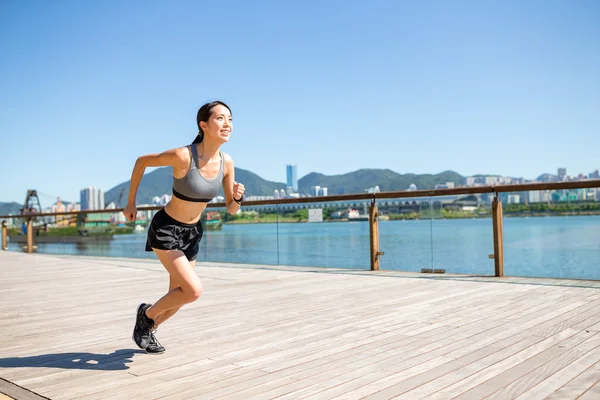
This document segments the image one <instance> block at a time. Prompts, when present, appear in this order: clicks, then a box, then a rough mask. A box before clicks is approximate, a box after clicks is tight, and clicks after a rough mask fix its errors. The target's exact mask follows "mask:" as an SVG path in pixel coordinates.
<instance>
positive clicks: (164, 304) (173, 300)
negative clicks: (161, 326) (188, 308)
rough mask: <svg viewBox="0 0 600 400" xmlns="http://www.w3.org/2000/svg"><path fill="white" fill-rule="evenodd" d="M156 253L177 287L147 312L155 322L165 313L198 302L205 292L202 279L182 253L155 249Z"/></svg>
mask: <svg viewBox="0 0 600 400" xmlns="http://www.w3.org/2000/svg"><path fill="white" fill-rule="evenodd" d="M154 252H155V253H156V255H157V256H158V259H159V260H160V262H161V263H162V264H163V265H164V267H165V268H166V269H167V271H168V272H169V275H170V276H171V278H172V279H174V281H175V283H176V284H177V287H175V288H173V289H171V290H170V291H169V293H167V294H166V295H164V296H163V297H161V298H160V299H159V300H158V301H157V302H156V303H154V304H153V305H152V307H150V308H148V309H147V310H146V316H147V317H148V318H150V319H153V320H154V319H155V318H157V317H158V316H159V315H160V314H162V313H164V312H165V311H168V310H173V309H177V308H179V307H181V306H183V305H184V304H187V303H192V302H194V301H196V300H197V299H198V298H199V297H200V296H201V295H202V290H203V287H202V282H201V281H200V278H199V277H198V275H197V274H196V271H195V270H194V268H193V266H192V264H191V263H190V262H189V261H188V259H187V258H186V257H185V255H184V254H183V252H182V251H180V250H158V249H154ZM155 322H156V321H155Z"/></svg>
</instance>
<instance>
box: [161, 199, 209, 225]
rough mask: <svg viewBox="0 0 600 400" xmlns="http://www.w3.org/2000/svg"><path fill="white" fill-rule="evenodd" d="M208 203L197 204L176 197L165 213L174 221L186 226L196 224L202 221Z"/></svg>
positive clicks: (170, 202)
mask: <svg viewBox="0 0 600 400" xmlns="http://www.w3.org/2000/svg"><path fill="white" fill-rule="evenodd" d="M207 204H208V203H195V202H192V201H185V200H181V199H179V198H177V197H175V196H173V197H172V198H171V201H169V203H168V204H167V205H166V206H165V212H166V213H167V214H169V216H170V217H171V218H173V219H176V220H177V221H179V222H183V223H184V224H195V223H196V222H198V221H199V220H200V217H201V216H202V212H203V211H204V209H205V208H206V205H207Z"/></svg>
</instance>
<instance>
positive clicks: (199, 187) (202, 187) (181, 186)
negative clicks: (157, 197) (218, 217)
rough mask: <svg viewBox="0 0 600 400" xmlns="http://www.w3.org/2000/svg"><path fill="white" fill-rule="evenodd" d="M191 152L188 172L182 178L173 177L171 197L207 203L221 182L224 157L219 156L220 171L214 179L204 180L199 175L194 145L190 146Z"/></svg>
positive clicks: (216, 191) (215, 193) (217, 191)
mask: <svg viewBox="0 0 600 400" xmlns="http://www.w3.org/2000/svg"><path fill="white" fill-rule="evenodd" d="M190 148H191V150H192V160H191V162H190V170H189V171H188V173H187V174H186V175H185V176H184V177H183V178H180V179H178V178H175V177H173V196H175V197H178V198H180V199H182V200H186V201H194V202H202V203H208V202H209V201H211V200H212V199H213V198H214V197H215V196H216V195H217V194H218V193H219V187H220V186H221V182H222V181H223V170H224V167H223V166H224V164H225V162H224V157H223V153H222V152H219V154H220V155H221V169H219V174H218V175H217V177H216V178H215V179H206V178H204V177H203V176H202V174H200V169H199V168H198V151H197V150H196V145H195V144H192V145H191V146H190Z"/></svg>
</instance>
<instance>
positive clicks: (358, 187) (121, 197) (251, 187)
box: [0, 167, 464, 215]
mask: <svg viewBox="0 0 600 400" xmlns="http://www.w3.org/2000/svg"><path fill="white" fill-rule="evenodd" d="M235 179H236V181H238V182H241V183H243V184H244V186H245V187H246V195H247V196H253V195H254V196H271V195H273V191H274V190H275V189H277V190H280V189H285V183H282V182H271V181H267V180H265V179H262V178H261V177H260V176H258V175H256V174H254V173H252V172H250V171H247V170H245V169H241V168H236V169H235ZM446 182H454V184H455V185H461V184H463V183H464V177H462V176H461V175H460V174H457V173H456V172H452V171H445V172H442V173H439V174H436V175H417V174H403V175H401V174H398V173H396V172H394V171H392V170H389V169H360V170H358V171H354V172H349V173H347V174H343V175H323V174H319V173H315V172H313V173H310V174H308V175H306V176H304V177H302V178H301V179H300V180H299V181H298V186H299V188H298V189H299V192H300V193H305V194H309V193H310V188H311V186H321V187H323V186H325V187H327V188H328V191H329V195H335V194H340V193H345V194H350V193H364V191H365V189H367V188H370V187H373V186H379V188H380V190H381V191H386V192H387V191H402V190H406V189H408V187H409V186H410V185H411V184H412V183H414V184H415V185H416V186H417V189H433V188H434V187H435V185H436V184H438V183H446ZM172 185H173V172H172V168H171V167H163V168H158V169H156V170H154V171H152V172H149V173H147V174H145V175H144V176H143V177H142V181H141V182H140V186H139V188H138V193H137V196H136V202H137V204H151V203H152V198H153V197H154V196H160V195H163V194H165V193H166V194H171V193H172V192H171V189H172ZM221 194H222V193H221ZM128 195H129V181H127V182H123V183H120V184H118V185H117V186H115V187H113V188H112V189H110V190H109V191H107V192H105V193H104V202H105V203H106V204H108V203H111V202H115V203H117V201H118V204H117V207H125V205H126V204H127V197H128ZM64 203H67V202H64ZM45 206H46V205H44V207H45ZM21 207H22V205H20V204H18V203H0V215H6V214H9V213H13V214H16V213H19V212H20V209H21Z"/></svg>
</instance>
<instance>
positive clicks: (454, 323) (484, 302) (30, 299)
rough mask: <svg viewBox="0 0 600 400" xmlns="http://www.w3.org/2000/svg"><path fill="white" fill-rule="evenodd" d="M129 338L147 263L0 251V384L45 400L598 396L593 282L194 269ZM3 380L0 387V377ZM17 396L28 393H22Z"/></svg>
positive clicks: (599, 318) (598, 315)
mask: <svg viewBox="0 0 600 400" xmlns="http://www.w3.org/2000/svg"><path fill="white" fill-rule="evenodd" d="M197 271H198V274H199V275H200V276H201V277H202V279H203V282H204V285H205V293H204V294H203V295H202V297H201V298H200V300H199V301H197V302H195V303H193V304H190V305H188V306H186V307H184V308H183V309H182V310H181V311H180V312H179V313H178V314H177V315H175V316H174V317H173V318H172V319H171V320H169V321H168V322H166V323H165V324H164V325H163V326H161V327H160V329H159V331H158V334H157V337H158V338H159V340H160V341H161V343H162V344H163V345H164V346H165V347H166V348H167V351H166V353H165V354H163V355H160V356H152V355H148V354H145V353H144V352H143V351H141V350H139V349H137V348H136V346H135V344H134V343H133V342H132V340H131V331H132V328H133V322H134V313H135V309H136V307H137V305H138V304H139V303H140V302H142V301H146V302H151V301H154V300H156V299H157V298H158V297H159V296H161V295H163V294H164V292H165V291H166V289H167V286H168V275H167V273H166V272H165V271H164V269H163V268H162V266H161V265H160V264H159V263H158V262H156V261H154V260H142V259H115V258H93V257H74V256H52V255H39V254H32V255H27V254H23V253H14V252H6V251H4V252H0V305H1V307H0V317H1V319H2V324H1V325H0V332H1V333H2V335H0V338H1V339H2V349H1V352H0V377H1V378H3V380H4V381H1V382H2V384H0V392H3V391H4V393H6V394H8V395H9V396H11V397H16V398H19V395H15V394H14V393H15V392H14V391H13V392H12V394H11V393H9V392H7V391H6V390H3V389H2V388H3V387H7V385H9V383H8V382H12V383H14V384H15V385H18V386H20V387H22V388H25V389H27V390H28V391H25V390H24V389H21V391H22V396H21V397H22V398H41V397H38V396H35V395H34V394H32V393H31V392H33V393H37V394H39V395H41V396H44V397H47V398H51V399H75V398H83V399H192V398H193V399H218V398H223V399H272V398H277V399H304V398H311V399H362V398H367V399H390V398H398V399H421V398H426V399H450V398H458V399H482V398H489V399H512V398H517V397H518V398H519V399H544V398H551V399H575V398H581V399H599V398H600V383H599V380H600V282H590V281H574V280H549V279H523V278H483V277H468V276H431V275H420V274H412V273H399V272H390V271H380V272H370V271H347V270H331V269H317V268H280V267H269V266H252V265H223V264H214V263H199V264H198V266H197ZM7 381H8V382H7ZM29 391H30V392H29Z"/></svg>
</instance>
